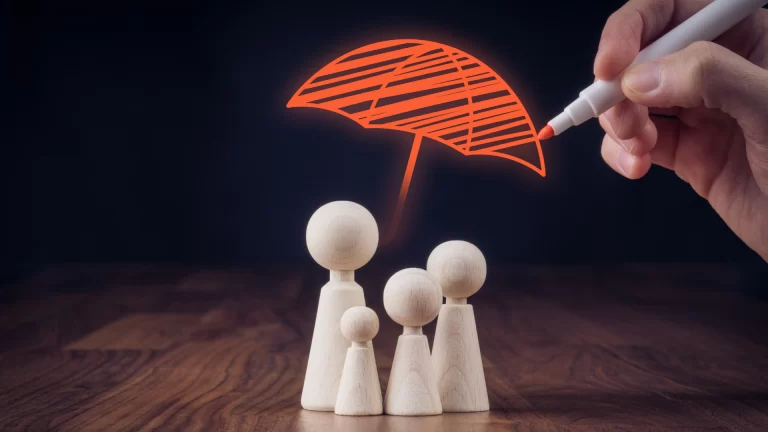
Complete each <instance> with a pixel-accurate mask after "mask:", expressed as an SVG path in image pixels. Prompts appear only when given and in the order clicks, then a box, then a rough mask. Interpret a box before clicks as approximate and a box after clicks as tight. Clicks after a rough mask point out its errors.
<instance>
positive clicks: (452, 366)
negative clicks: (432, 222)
mask: <svg viewBox="0 0 768 432" xmlns="http://www.w3.org/2000/svg"><path fill="white" fill-rule="evenodd" d="M427 271H428V272H429V273H430V274H432V275H433V276H434V277H435V279H437V281H438V282H439V283H440V287H441V288H442V290H443V295H444V296H445V304H444V305H442V307H441V308H440V315H439V316H438V318H437V329H436V330H435V340H434V343H433V344H432V364H433V367H434V371H435V375H436V376H437V387H438V390H439V392H440V401H441V402H442V405H443V411H445V412H474V411H488V409H489V405H488V391H487V389H486V386H485V374H484V373H483V362H482V359H481V357H480V343H479V341H478V338H477V326H476V324H475V313H474V311H473V309H472V305H470V304H467V298H468V297H469V296H471V295H472V294H474V293H476V292H477V291H478V290H479V289H480V287H481V286H483V282H485V275H486V264H485V258H484V257H483V253H482V252H480V249H478V248H477V247H475V246H474V245H473V244H471V243H467V242H465V241H449V242H445V243H443V244H441V245H440V246H438V247H436V248H435V250H433V251H432V254H430V255H429V259H428V260H427Z"/></svg>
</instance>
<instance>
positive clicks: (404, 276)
mask: <svg viewBox="0 0 768 432" xmlns="http://www.w3.org/2000/svg"><path fill="white" fill-rule="evenodd" d="M442 296H443V295H442V293H441V291H440V284H438V283H437V280H435V278H434V277H432V275H430V274H429V273H427V272H426V271H425V270H422V269H416V268H410V269H405V270H400V271H399V272H397V273H395V274H394V275H392V277H391V278H390V279H389V281H387V285H386V286H385V287H384V309H386V311H387V314H388V315H389V316H390V317H391V318H392V319H393V320H394V321H395V322H396V323H398V324H400V325H402V326H403V334H402V335H401V336H400V337H398V338H397V348H395V356H394V358H393V359H392V371H391V372H390V375H389V384H388V385H387V394H386V396H385V397H384V412H385V413H387V414H389V415H402V416H419V415H435V414H441V413H442V412H443V408H442V406H441V404H440V395H439V394H438V391H437V381H435V374H434V372H433V371H432V364H431V362H430V358H429V343H428V342H427V337H426V336H424V334H423V333H422V330H421V328H422V326H424V325H426V324H429V323H430V322H431V321H432V320H434V319H435V317H436V316H437V314H438V312H439V311H440V304H441V302H442V300H443V298H442Z"/></svg>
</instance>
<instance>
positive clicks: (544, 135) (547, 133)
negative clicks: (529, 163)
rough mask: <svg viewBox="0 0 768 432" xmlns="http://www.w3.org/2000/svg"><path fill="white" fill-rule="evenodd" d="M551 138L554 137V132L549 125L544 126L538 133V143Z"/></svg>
mask: <svg viewBox="0 0 768 432" xmlns="http://www.w3.org/2000/svg"><path fill="white" fill-rule="evenodd" d="M553 136H555V130H554V129H552V126H550V125H546V126H544V128H543V129H542V130H540V131H539V141H544V140H547V139H550V138H552V137H553Z"/></svg>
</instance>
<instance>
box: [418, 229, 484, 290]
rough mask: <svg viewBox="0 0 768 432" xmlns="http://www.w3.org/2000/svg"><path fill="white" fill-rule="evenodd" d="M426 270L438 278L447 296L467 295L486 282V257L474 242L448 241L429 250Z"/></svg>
mask: <svg viewBox="0 0 768 432" xmlns="http://www.w3.org/2000/svg"><path fill="white" fill-rule="evenodd" d="M427 271H428V272H429V273H430V274H431V275H433V276H434V277H435V279H437V281H438V283H440V287H441V288H442V289H443V295H444V296H445V297H447V298H458V299H466V298H467V297H469V296H471V295H472V294H474V293H476V292H477V291H478V290H479V289H480V287H482V286H483V283H484V282H485V275H486V271H487V268H486V265H485V257H483V253H482V252H480V249H478V248H477V247H476V246H475V245H473V244H472V243H468V242H465V241H461V240H452V241H447V242H445V243H443V244H441V245H439V246H438V247H436V248H435V250H433V251H432V253H431V254H430V255H429V259H428V260H427Z"/></svg>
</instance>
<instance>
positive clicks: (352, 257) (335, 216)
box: [307, 201, 379, 271]
mask: <svg viewBox="0 0 768 432" xmlns="http://www.w3.org/2000/svg"><path fill="white" fill-rule="evenodd" d="M378 244H379V227H378V226H377V225H376V220H375V219H374V218H373V215H371V212H369V211H368V210H366V208H365V207H363V206H361V205H360V204H357V203H353V202H350V201H334V202H331V203H328V204H326V205H324V206H322V207H320V208H319V209H317V211H315V213H314V214H313V215H312V217H311V218H310V219H309V223H308V224H307V248H308V249H309V253H310V255H312V258H313V259H314V260H315V261H317V263H318V264H320V265H321V266H323V267H325V268H326V269H328V270H339V271H341V270H357V269H359V268H360V267H362V266H364V265H365V264H366V263H367V262H368V261H370V260H371V258H372V257H373V254H374V253H375V252H376V247H377V246H378Z"/></svg>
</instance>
